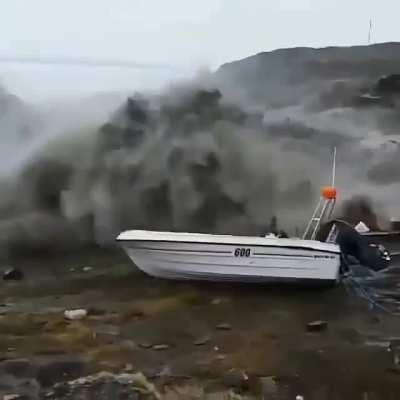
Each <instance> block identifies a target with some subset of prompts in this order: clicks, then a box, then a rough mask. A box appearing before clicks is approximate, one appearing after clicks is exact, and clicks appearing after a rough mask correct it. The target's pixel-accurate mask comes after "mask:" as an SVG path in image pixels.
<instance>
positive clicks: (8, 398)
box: [3, 394, 21, 400]
mask: <svg viewBox="0 0 400 400" xmlns="http://www.w3.org/2000/svg"><path fill="white" fill-rule="evenodd" d="M20 397H21V396H20V395H19V394H5V395H3V400H17V399H19V398H20Z"/></svg>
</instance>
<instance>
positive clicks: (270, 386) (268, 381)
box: [259, 376, 278, 399]
mask: <svg viewBox="0 0 400 400" xmlns="http://www.w3.org/2000/svg"><path fill="white" fill-rule="evenodd" d="M259 384H260V392H261V395H262V396H265V398H267V399H269V398H273V397H275V396H276V395H277V393H278V386H277V384H276V382H275V379H274V377H273V376H263V377H261V378H260V379H259Z"/></svg>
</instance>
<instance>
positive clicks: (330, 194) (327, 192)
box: [321, 186, 337, 200]
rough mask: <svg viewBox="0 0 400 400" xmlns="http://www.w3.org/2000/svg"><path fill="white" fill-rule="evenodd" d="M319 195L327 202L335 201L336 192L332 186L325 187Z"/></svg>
mask: <svg viewBox="0 0 400 400" xmlns="http://www.w3.org/2000/svg"><path fill="white" fill-rule="evenodd" d="M321 194H322V196H323V197H324V198H325V199H327V200H335V199H336V195H337V191H336V189H335V188H334V187H333V186H325V187H323V188H322V190H321Z"/></svg>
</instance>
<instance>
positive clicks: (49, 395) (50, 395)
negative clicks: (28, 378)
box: [45, 392, 55, 397]
mask: <svg viewBox="0 0 400 400" xmlns="http://www.w3.org/2000/svg"><path fill="white" fill-rule="evenodd" d="M54 395H55V393H54V392H47V393H46V394H45V397H53V396H54Z"/></svg>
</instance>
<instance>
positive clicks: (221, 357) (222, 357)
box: [216, 354, 226, 361]
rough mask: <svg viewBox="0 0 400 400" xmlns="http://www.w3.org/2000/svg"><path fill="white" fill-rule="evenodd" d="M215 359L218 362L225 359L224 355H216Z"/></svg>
mask: <svg viewBox="0 0 400 400" xmlns="http://www.w3.org/2000/svg"><path fill="white" fill-rule="evenodd" d="M216 359H217V360H218V361H224V360H225V359H226V355H225V354H218V355H217V357H216Z"/></svg>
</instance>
